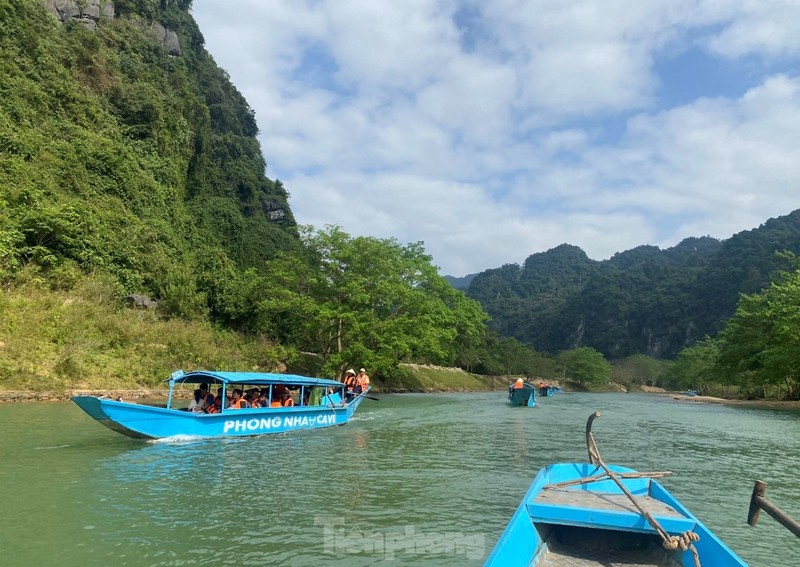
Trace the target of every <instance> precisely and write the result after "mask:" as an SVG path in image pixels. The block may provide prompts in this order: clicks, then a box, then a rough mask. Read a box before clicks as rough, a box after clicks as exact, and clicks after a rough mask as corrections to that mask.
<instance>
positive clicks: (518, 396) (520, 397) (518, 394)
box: [508, 386, 536, 408]
mask: <svg viewBox="0 0 800 567" xmlns="http://www.w3.org/2000/svg"><path fill="white" fill-rule="evenodd" d="M508 403H509V404H511V405H512V406H514V407H519V406H526V407H530V408H532V407H534V406H535V405H536V390H535V389H534V388H532V387H530V386H525V387H523V388H509V389H508Z"/></svg>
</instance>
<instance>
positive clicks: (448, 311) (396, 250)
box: [255, 227, 486, 375]
mask: <svg viewBox="0 0 800 567" xmlns="http://www.w3.org/2000/svg"><path fill="white" fill-rule="evenodd" d="M302 237H303V243H304V245H305V250H306V253H305V255H304V256H303V257H299V256H297V255H294V256H285V257H282V258H279V259H277V260H274V261H272V262H270V263H269V264H268V266H267V271H266V278H267V281H268V282H269V286H265V287H264V289H263V290H262V293H261V297H260V299H259V300H257V301H256V303H255V305H256V309H257V310H258V321H259V322H260V323H261V325H263V331H265V332H267V333H268V334H269V336H271V337H275V338H276V339H277V340H279V341H281V342H282V343H283V344H287V345H291V346H294V347H296V348H297V349H299V350H310V351H312V352H316V353H318V354H320V355H321V356H322V357H323V359H324V361H325V369H326V370H327V371H328V372H330V373H335V374H341V373H342V372H343V371H344V369H345V368H346V367H348V366H359V365H363V366H367V367H369V368H371V369H373V370H377V371H379V372H382V373H383V374H385V375H386V374H390V373H391V369H392V368H393V367H396V366H397V364H398V363H399V362H420V363H432V364H438V365H444V366H448V365H452V364H453V363H454V362H455V361H456V358H457V354H458V351H459V349H460V348H462V347H464V346H469V345H472V344H477V343H478V342H479V341H480V339H481V337H482V336H483V335H484V334H485V332H486V328H485V323H484V322H485V320H486V314H485V313H484V312H483V310H482V309H481V308H480V305H479V304H478V303H477V302H475V301H473V300H471V299H468V298H467V297H466V295H465V294H464V293H463V292H461V291H458V290H455V289H454V288H453V287H452V286H450V285H449V284H448V283H447V281H446V280H445V279H444V278H443V277H441V276H439V275H438V273H437V271H436V268H435V266H433V265H432V263H431V258H430V256H428V255H427V254H426V253H425V251H424V249H423V247H422V245H421V243H415V244H409V245H406V246H403V245H401V244H399V243H398V242H396V241H395V240H393V239H376V238H370V237H357V238H353V237H350V236H349V235H348V234H346V233H345V232H343V231H342V230H341V229H340V228H338V227H328V228H326V229H325V230H321V231H318V232H315V231H312V230H310V229H306V230H304V231H303V234H302Z"/></svg>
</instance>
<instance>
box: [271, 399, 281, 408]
mask: <svg viewBox="0 0 800 567" xmlns="http://www.w3.org/2000/svg"><path fill="white" fill-rule="evenodd" d="M269 407H271V408H280V407H283V404H281V402H280V400H272V403H271V404H270V405H269Z"/></svg>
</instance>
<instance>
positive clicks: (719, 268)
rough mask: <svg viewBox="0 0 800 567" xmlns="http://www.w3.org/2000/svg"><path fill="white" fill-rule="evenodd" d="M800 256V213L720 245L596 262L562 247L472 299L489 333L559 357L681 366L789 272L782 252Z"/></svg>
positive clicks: (477, 283)
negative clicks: (743, 304)
mask: <svg viewBox="0 0 800 567" xmlns="http://www.w3.org/2000/svg"><path fill="white" fill-rule="evenodd" d="M784 250H787V251H791V252H794V253H800V211H795V212H793V213H791V214H790V215H787V216H785V217H781V218H778V219H771V220H769V221H768V222H766V223H765V224H764V225H762V226H761V227H759V228H757V229H754V230H751V231H745V232H742V233H739V234H737V235H735V236H733V237H731V238H730V239H728V240H726V241H723V242H720V241H717V240H715V239H713V238H710V237H704V238H689V239H686V240H684V241H683V242H681V243H680V244H678V245H677V246H675V247H674V248H669V249H666V250H660V249H658V248H656V247H653V246H640V247H638V248H634V249H633V250H628V251H626V252H621V253H619V254H616V255H614V256H613V257H612V258H610V259H609V260H605V261H601V262H597V261H593V260H590V259H589V258H588V257H586V255H585V254H584V253H583V251H582V250H580V249H579V248H576V247H574V246H568V245H561V246H558V247H556V248H554V249H552V250H549V251H547V252H543V253H537V254H533V255H531V256H530V257H528V259H527V260H526V261H525V264H524V266H523V267H521V268H520V267H519V266H517V265H515V264H509V265H506V266H503V267H501V268H497V269H492V270H487V271H485V272H482V273H480V274H478V275H477V276H475V278H474V279H473V280H472V282H471V283H470V286H469V288H468V291H467V294H468V295H469V296H470V297H472V298H474V299H476V300H478V301H479V302H480V303H481V305H482V306H483V307H484V309H486V311H487V312H488V313H489V314H490V315H491V317H492V322H491V324H490V328H491V329H492V330H494V331H495V332H497V333H498V334H500V335H501V336H506V337H514V338H516V339H517V340H519V341H520V342H523V343H525V344H527V345H530V346H531V347H533V348H535V349H537V350H541V351H543V352H548V353H551V354H555V353H557V352H559V351H561V350H565V349H574V348H580V347H583V346H588V347H592V348H594V349H596V350H598V351H600V352H602V353H603V354H604V355H605V356H606V357H608V358H610V359H623V358H626V357H629V356H632V355H635V354H646V355H648V356H650V357H653V358H666V359H672V358H674V357H675V356H676V355H677V353H678V352H680V351H681V349H683V348H684V347H687V346H690V345H692V344H694V343H695V342H696V341H697V340H699V339H702V337H704V336H706V335H710V336H713V335H714V334H715V333H716V332H717V331H719V330H720V329H721V328H722V327H723V325H724V323H725V321H726V320H727V319H728V318H730V317H731V316H732V315H733V313H734V310H735V308H736V301H737V299H738V295H739V293H754V292H758V291H759V290H761V289H763V288H764V287H765V286H766V285H768V283H769V281H770V277H771V275H772V274H773V273H774V272H775V271H776V270H779V269H785V268H786V267H787V263H786V260H785V258H783V257H781V256H776V254H775V253H776V252H781V251H784Z"/></svg>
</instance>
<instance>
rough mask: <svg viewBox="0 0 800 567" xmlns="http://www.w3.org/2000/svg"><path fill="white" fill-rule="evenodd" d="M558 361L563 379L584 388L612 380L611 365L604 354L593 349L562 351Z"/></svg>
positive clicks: (583, 348)
mask: <svg viewBox="0 0 800 567" xmlns="http://www.w3.org/2000/svg"><path fill="white" fill-rule="evenodd" d="M557 360H558V363H559V364H560V365H561V367H562V371H563V377H564V378H565V379H567V380H573V381H575V382H577V383H578V384H581V385H583V386H588V385H599V384H605V383H607V382H609V381H610V380H611V364H609V362H608V361H607V360H606V359H605V357H604V356H603V355H602V353H600V352H598V351H596V350H595V349H593V348H591V347H581V348H576V349H572V350H564V351H561V352H560V353H558V356H557Z"/></svg>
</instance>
